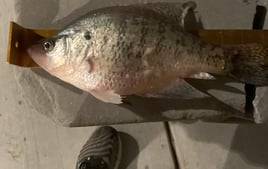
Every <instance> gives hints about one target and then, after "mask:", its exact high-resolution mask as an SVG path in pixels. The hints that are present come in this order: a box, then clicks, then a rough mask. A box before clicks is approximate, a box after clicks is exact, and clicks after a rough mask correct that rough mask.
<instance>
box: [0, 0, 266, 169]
mask: <svg viewBox="0 0 268 169" xmlns="http://www.w3.org/2000/svg"><path fill="white" fill-rule="evenodd" d="M155 1H157V0H155ZM135 2H144V1H138V0H136V1H130V0H128V1H116V0H112V1H105V0H98V1H97V0H92V1H89V0H79V1H71V0H68V1H66V0H48V1H34V0H23V1H19V0H13V1H9V0H2V1H1V2H0V9H1V10H0V20H1V26H0V30H1V31H0V41H1V42H0V44H1V48H0V54H1V59H2V61H1V62H0V67H1V71H0V78H1V79H2V80H1V81H0V86H1V88H0V93H1V95H0V110H1V111H0V154H1V156H0V168H8V169H18V168H21V169H35V168H39V169H46V168H50V169H54V168H55V169H56V168H57V169H58V168H62V169H71V168H74V165H75V160H76V158H77V157H76V156H77V154H78V152H79V150H80V147H81V146H82V145H83V144H84V142H85V141H86V139H87V138H88V137H89V136H90V134H91V133H92V131H93V130H94V127H87V128H73V129H70V128H63V127H60V126H59V125H56V124H55V123H53V122H52V121H51V120H49V119H47V118H45V117H44V116H42V115H40V114H39V113H44V114H47V115H49V114H50V113H55V109H57V108H59V107H58V106H59V105H68V104H74V105H75V106H73V107H72V108H73V111H77V110H76V109H75V108H77V109H79V108H80V107H81V105H83V104H85V105H86V106H84V109H86V108H89V109H90V108H91V106H88V105H87V102H79V103H77V102H75V101H76V100H77V98H82V99H85V101H86V99H87V97H88V96H87V95H86V94H84V93H82V92H81V91H80V90H77V89H75V88H73V87H71V86H68V85H66V84H63V83H62V82H59V81H57V80H55V79H54V78H52V77H50V76H49V77H48V75H47V74H45V73H44V72H41V73H40V71H31V70H28V69H23V68H17V67H14V66H11V65H6V64H5V57H6V48H7V33H8V22H9V21H10V20H15V21H17V22H18V23H20V24H22V25H23V26H27V27H28V26H29V27H35V28H36V27H40V28H49V27H53V28H54V27H60V26H61V25H62V24H64V23H66V22H67V21H69V20H71V19H74V18H75V16H78V15H80V14H82V13H84V12H85V11H87V10H90V9H93V8H98V7H101V6H104V5H105V6H108V5H115V4H117V3H125V4H126V3H135ZM255 2H256V1H247V3H245V1H244V0H223V1H214V0H206V1H203V0H199V1H197V3H198V10H197V11H198V13H200V17H201V20H202V24H203V26H204V28H228V29H231V28H249V29H250V28H251V22H252V19H253V14H254V9H255ZM48 11H49V12H48ZM265 27H266V28H267V22H266V25H265ZM46 81H48V83H50V85H51V86H50V87H49V88H47V87H46V86H45V85H44V84H46ZM25 82H30V83H25ZM40 84H41V85H40ZM230 85H234V86H235V87H236V88H237V89H239V90H241V88H242V87H243V86H242V85H238V86H237V84H230ZM30 89H33V90H34V89H35V90H34V92H32V93H28V92H29V91H32V90H30ZM211 92H212V93H213V92H215V91H211ZM257 92H259V91H257ZM265 92H266V88H264V89H262V92H261V93H265ZM25 93H26V94H25ZM63 93H64V94H66V95H63ZM70 95H71V96H72V97H73V98H72V102H70V100H68V97H70ZM215 95H218V97H220V96H221V92H217V91H216V93H215ZM237 95H240V94H237ZM63 96H65V97H63ZM29 98H30V99H31V100H34V102H32V101H29V100H28V99H29ZM55 98H60V99H58V100H57V101H59V102H57V104H54V103H55V102H54V101H55V100H54V99H55ZM239 98H242V97H241V96H239ZM89 100H90V99H89ZM227 100H229V99H228V98H227ZM265 100H266V99H264V100H261V102H258V103H255V104H262V105H263V106H266V104H265ZM229 101H230V100H229ZM238 102H240V101H239V100H238ZM95 103H96V104H98V103H97V102H94V104H95ZM229 103H230V104H232V102H231V101H230V102H229ZM241 103H242V102H241ZM43 104H44V105H45V107H42V105H43ZM76 104H80V105H76ZM207 104H214V102H207ZM99 106H101V105H99ZM231 106H232V105H231ZM82 107H83V106H82ZM215 107H218V106H217V105H216V106H215ZM242 107H243V105H239V106H238V107H236V106H235V108H236V109H241V108H242ZM69 108H70V107H65V108H64V106H63V109H62V111H64V110H66V109H69ZM219 108H220V107H219ZM104 109H107V110H106V111H107V113H108V110H109V109H108V108H104ZM153 110H156V109H153ZM84 111H85V110H84ZM169 113H171V114H173V115H174V114H175V113H174V111H169ZM70 115H71V116H70V117H71V118H70V119H67V120H66V118H65V117H64V116H62V114H58V115H57V119H54V120H56V121H58V122H60V123H61V124H66V125H68V124H71V123H72V120H73V119H72V118H73V116H72V114H70ZM129 115H130V114H126V115H125V117H126V119H127V118H129V119H130V120H132V119H131V118H132V117H133V116H132V117H131V116H130V117H129ZM141 115H143V114H139V116H141ZM155 115H156V114H153V115H152V114H146V116H155ZM107 116H109V114H107ZM97 118H99V120H100V121H101V120H103V117H101V116H100V117H97ZM147 118H151V117H147ZM137 120H139V119H137ZM116 128H118V129H119V130H120V131H124V132H126V133H127V134H123V137H124V139H125V140H128V141H127V144H129V145H131V146H127V147H126V150H125V151H126V152H127V153H126V152H125V153H126V154H127V155H126V156H125V157H126V159H125V160H124V162H123V164H122V166H123V167H122V169H123V168H128V169H136V168H137V169H140V168H145V169H149V168H154V169H169V168H170V169H173V168H174V169H175V165H174V163H173V161H172V155H171V152H170V147H169V143H168V139H167V133H166V131H165V128H164V125H163V123H151V124H146V123H145V124H139V125H137V124H133V125H120V126H116ZM170 128H171V131H172V134H173V139H174V147H175V149H176V153H177V157H178V161H179V163H180V168H182V169H203V168H207V169H212V168H213V169H214V168H216V169H218V168H219V169H236V168H246V169H251V168H252V169H255V168H268V164H267V158H266V157H267V152H268V148H267V134H266V133H267V129H268V128H267V125H258V126H253V125H235V124H224V125H222V124H213V123H209V124H208V123H195V124H181V123H177V122H176V123H170ZM126 166H127V167H126Z"/></svg>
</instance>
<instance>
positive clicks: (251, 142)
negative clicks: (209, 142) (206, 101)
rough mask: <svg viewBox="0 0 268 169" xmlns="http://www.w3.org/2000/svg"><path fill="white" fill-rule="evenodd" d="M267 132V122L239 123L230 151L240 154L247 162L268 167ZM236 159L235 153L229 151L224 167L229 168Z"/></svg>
mask: <svg viewBox="0 0 268 169" xmlns="http://www.w3.org/2000/svg"><path fill="white" fill-rule="evenodd" d="M219 132H220V131H219ZM267 133H268V125H267V124H263V125H238V127H237V129H236V131H235V135H234V137H233V141H232V144H231V147H230V152H235V153H237V154H239V155H240V157H241V158H242V159H244V161H245V162H246V163H247V164H250V165H252V166H255V167H258V168H268V144H267V143H268V136H267ZM223 146H225V145H223ZM234 159H235V158H233V154H231V153H229V155H228V157H227V160H226V162H225V167H224V168H223V169H229V168H230V164H231V163H235V160H234Z"/></svg>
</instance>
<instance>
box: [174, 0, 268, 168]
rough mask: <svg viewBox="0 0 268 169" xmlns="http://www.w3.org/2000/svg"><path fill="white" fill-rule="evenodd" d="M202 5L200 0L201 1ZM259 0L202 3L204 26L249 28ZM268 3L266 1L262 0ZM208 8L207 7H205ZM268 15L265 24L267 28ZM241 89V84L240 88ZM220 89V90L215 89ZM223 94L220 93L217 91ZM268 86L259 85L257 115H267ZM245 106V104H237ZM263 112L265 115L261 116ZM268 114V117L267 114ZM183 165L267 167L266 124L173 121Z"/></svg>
mask: <svg viewBox="0 0 268 169" xmlns="http://www.w3.org/2000/svg"><path fill="white" fill-rule="evenodd" d="M199 2H200V5H201V2H203V1H199ZM255 2H256V1H247V3H245V1H234V0H225V1H212V0H211V1H206V2H204V4H205V5H206V6H203V7H202V6H199V7H200V10H202V11H203V13H202V12H201V13H202V21H203V23H204V24H203V25H204V27H205V28H208V29H209V28H215V29H224V28H229V29H236V28H243V29H247V28H248V29H250V28H251V25H252V19H253V15H254V12H255V5H256V3H255ZM260 2H261V3H263V4H267V1H260ZM205 9H206V10H205ZM267 24H268V22H267V19H266V23H265V26H264V28H265V29H267V26H268V25H267ZM241 89H242V88H241ZM216 92H219V91H216ZM218 94H220V93H218ZM267 94H268V93H267V88H257V97H256V99H255V101H254V104H255V106H256V107H257V112H258V111H260V112H261V111H263V110H265V109H266V110H265V111H263V113H262V114H259V113H256V119H257V120H260V119H267ZM237 106H238V107H240V108H241V107H243V105H237ZM260 116H262V117H260ZM265 116H266V117H265ZM170 127H171V130H172V135H173V139H174V140H173V141H174V145H175V149H176V154H177V157H178V159H179V164H180V168H182V169H204V168H206V169H237V168H246V169H267V168H268V158H267V157H268V154H267V152H268V146H267V141H268V137H267V134H266V133H267V130H268V126H267V125H265V124H264V125H246V124H215V123H200V122H198V123H194V124H182V123H179V122H174V123H173V122H172V123H170Z"/></svg>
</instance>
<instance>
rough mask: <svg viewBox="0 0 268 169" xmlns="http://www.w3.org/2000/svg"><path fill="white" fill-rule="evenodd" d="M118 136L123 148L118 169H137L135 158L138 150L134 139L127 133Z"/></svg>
mask: <svg viewBox="0 0 268 169" xmlns="http://www.w3.org/2000/svg"><path fill="white" fill-rule="evenodd" d="M119 134H120V137H121V141H122V146H123V149H122V160H121V164H120V167H119V169H126V168H132V169H137V156H138V154H139V152H140V150H139V145H138V143H137V141H136V139H135V138H133V137H132V136H130V135H129V134H127V133H123V132H119ZM129 166H131V167H129Z"/></svg>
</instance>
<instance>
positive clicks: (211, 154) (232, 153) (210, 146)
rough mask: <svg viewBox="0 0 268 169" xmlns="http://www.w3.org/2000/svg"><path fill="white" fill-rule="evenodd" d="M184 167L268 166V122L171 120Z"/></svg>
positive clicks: (228, 168)
mask: <svg viewBox="0 0 268 169" xmlns="http://www.w3.org/2000/svg"><path fill="white" fill-rule="evenodd" d="M170 125H171V130H172V134H173V139H174V144H175V148H176V153H177V157H178V159H179V160H178V162H179V164H180V168H182V169H204V168H206V169H237V168H246V169H267V168H268V160H267V157H268V146H267V141H268V137H267V135H266V133H267V131H268V126H267V125H250V124H249V125H231V124H215V123H200V122H198V123H195V124H181V123H171V124H170Z"/></svg>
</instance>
